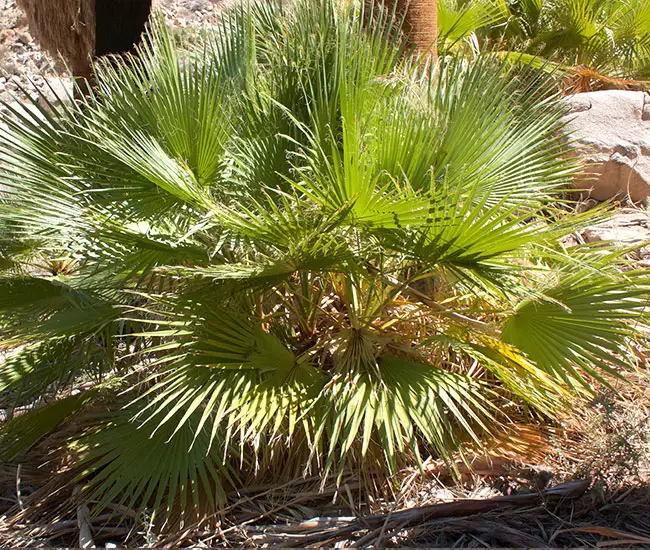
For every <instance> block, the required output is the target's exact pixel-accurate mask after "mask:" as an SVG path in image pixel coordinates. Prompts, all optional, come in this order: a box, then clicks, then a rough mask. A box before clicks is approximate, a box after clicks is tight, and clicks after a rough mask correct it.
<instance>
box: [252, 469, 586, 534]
mask: <svg viewBox="0 0 650 550" xmlns="http://www.w3.org/2000/svg"><path fill="white" fill-rule="evenodd" d="M588 485H589V482H588V481H585V480H580V481H573V482H569V483H564V484H562V485H557V486H555V487H552V488H549V489H546V490H544V491H542V492H540V493H529V494H517V495H510V496H502V497H496V498H492V499H487V500H478V499H476V500H474V499H463V500H458V501H456V502H448V503H444V504H433V505H428V506H419V507H417V508H410V509H407V510H399V511H397V512H392V513H385V514H375V515H371V516H366V517H363V518H356V517H319V518H314V519H310V520H307V521H302V522H299V523H294V524H286V525H272V526H260V525H255V526H247V527H246V531H247V532H249V533H251V534H252V533H259V534H260V535H262V536H261V537H259V538H257V539H256V543H257V544H272V543H279V542H282V544H283V546H287V545H292V544H293V543H296V544H300V545H303V546H304V545H306V544H315V543H319V542H323V541H325V540H327V541H328V542H332V541H333V540H339V539H342V538H345V537H348V536H349V535H351V534H353V533H356V532H360V531H366V530H372V529H381V528H382V527H384V528H387V529H392V528H393V527H399V528H400V529H402V528H405V527H408V526H410V525H417V524H422V523H424V522H427V521H430V520H432V519H438V518H449V517H462V516H470V515H474V514H482V513H486V512H491V511H494V510H498V509H501V508H507V507H513V506H529V505H533V504H537V503H539V502H540V501H542V500H544V499H547V498H569V499H575V498H579V497H580V496H582V495H583V494H584V492H585V491H586V490H587V487H588Z"/></svg>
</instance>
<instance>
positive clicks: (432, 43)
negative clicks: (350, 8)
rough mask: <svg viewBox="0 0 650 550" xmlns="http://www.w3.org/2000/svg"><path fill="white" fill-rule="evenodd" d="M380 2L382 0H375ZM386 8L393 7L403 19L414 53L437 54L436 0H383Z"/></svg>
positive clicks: (432, 56) (420, 54)
mask: <svg viewBox="0 0 650 550" xmlns="http://www.w3.org/2000/svg"><path fill="white" fill-rule="evenodd" d="M377 1H380V2H382V0H377ZM382 3H383V4H384V6H386V8H387V9H389V10H391V9H395V12H396V15H397V16H398V17H401V18H403V19H404V32H405V34H406V37H407V40H408V42H409V44H410V45H411V46H412V47H413V50H414V53H415V54H416V55H419V56H430V57H431V58H433V59H436V57H437V55H438V0H383V2H382Z"/></svg>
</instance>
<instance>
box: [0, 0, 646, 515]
mask: <svg viewBox="0 0 650 550" xmlns="http://www.w3.org/2000/svg"><path fill="white" fill-rule="evenodd" d="M459 9H461V8H459ZM462 9H465V8H462ZM467 9H469V8H467ZM500 9H501V8H500ZM463 13H465V12H463ZM398 31H399V29H398V23H397V22H394V21H392V20H391V17H390V15H387V14H384V13H379V12H378V11H374V12H371V13H368V12H367V11H364V8H363V7H361V6H359V5H357V4H353V5H348V4H346V5H339V3H337V2H331V1H329V0H323V1H322V2H318V3H299V4H297V5H295V6H293V7H291V8H290V9H280V8H277V9H276V7H275V6H273V5H271V4H266V3H264V4H260V5H253V6H251V7H250V8H246V9H244V8H237V9H235V10H234V11H232V12H228V13H226V14H225V15H224V17H223V19H222V22H221V24H220V26H218V27H216V28H215V29H212V30H211V31H209V32H208V33H207V34H206V35H205V36H202V37H199V38H195V39H194V40H191V41H190V40H187V41H185V40H183V39H182V38H181V39H177V38H178V37H173V36H171V35H170V34H169V33H168V31H166V30H165V28H164V26H163V25H162V24H161V23H160V22H159V23H158V24H155V25H154V26H153V29H152V30H151V31H150V33H149V35H148V37H147V41H146V43H145V45H144V46H143V47H142V49H141V51H140V52H139V54H138V55H137V56H136V57H134V58H133V59H130V60H129V61H128V63H125V62H120V61H119V60H114V61H113V62H112V63H110V64H106V65H104V66H102V67H100V68H99V69H98V85H97V89H96V91H95V92H94V95H92V96H91V97H89V98H88V99H87V100H85V101H84V102H83V104H66V103H63V104H62V105H61V106H52V107H51V109H50V110H39V111H37V112H34V111H33V110H27V109H26V110H25V111H24V112H23V111H21V110H19V109H16V110H15V113H14V115H13V116H12V117H10V118H7V126H8V128H9V129H8V130H7V131H5V132H3V133H2V134H1V135H0V151H2V153H0V163H1V164H0V170H1V171H0V174H1V176H0V183H1V185H2V186H3V187H2V188H3V190H4V191H3V193H4V198H3V202H2V203H0V224H1V225H0V227H1V228H2V231H3V234H2V236H1V238H0V253H1V254H2V259H3V260H4V263H3V266H2V275H1V277H0V287H1V289H2V293H1V295H0V311H1V312H2V315H3V317H2V330H3V333H4V336H3V340H4V341H6V343H7V344H11V345H12V346H19V345H23V346H25V347H23V348H22V349H14V350H13V351H11V352H10V356H9V358H8V359H7V360H6V361H5V362H4V363H3V364H2V366H1V367H0V399H1V400H2V404H3V405H4V404H5V403H6V404H7V406H9V407H14V408H15V418H14V420H11V422H9V423H8V424H7V426H6V430H5V429H3V433H2V434H0V437H4V438H5V440H6V439H7V438H9V437H12V438H14V437H16V438H19V439H20V438H22V441H23V442H22V443H19V444H17V445H18V446H17V447H15V452H14V451H12V454H16V453H18V452H19V451H20V450H21V449H25V448H27V447H29V446H31V445H32V444H34V443H35V442H36V441H37V440H38V439H39V438H40V437H42V436H43V435H45V434H46V433H47V432H48V431H49V430H52V429H54V428H55V427H56V426H57V425H59V424H60V422H63V421H65V420H67V419H68V418H69V417H70V415H76V419H75V423H71V424H70V426H71V428H70V429H71V430H74V429H76V432H75V434H73V435H71V436H70V439H69V440H68V442H67V445H68V448H69V449H71V450H74V452H75V453H77V455H78V456H79V457H80V464H82V465H83V469H82V471H80V472H79V475H78V477H77V479H78V480H80V481H83V483H84V484H85V486H86V493H85V494H86V496H87V497H88V498H90V499H92V500H97V501H99V502H101V503H103V504H109V503H111V502H121V503H127V504H128V505H129V506H136V507H148V506H151V507H153V508H154V509H155V510H156V511H157V512H159V513H164V514H167V513H170V512H171V511H172V510H173V509H177V508H185V507H195V508H196V509H201V507H202V506H204V505H205V506H206V507H212V508H215V507H218V506H219V505H220V503H221V502H223V499H224V498H225V494H226V492H227V491H228V490H229V489H231V488H237V487H238V486H240V485H241V484H242V483H246V482H247V481H250V480H251V479H254V478H257V479H259V478H263V477H265V476H270V475H274V476H276V477H277V476H288V477H291V476H296V475H302V474H304V473H305V472H309V471H311V472H314V473H319V474H324V473H330V472H331V473H333V474H337V475H340V474H341V473H343V472H344V471H345V469H346V468H348V467H351V466H358V467H363V468H365V469H366V470H368V471H373V472H384V473H386V472H391V471H395V470H396V469H397V468H399V467H400V466H401V465H402V464H406V463H408V462H417V461H419V460H421V459H422V456H423V455H429V454H435V455H436V456H442V457H445V458H446V459H450V458H451V457H452V455H453V454H454V453H456V452H457V451H459V450H462V448H463V445H464V443H465V442H468V441H475V442H478V441H481V439H482V438H483V437H484V436H485V435H486V434H487V433H489V431H490V430H491V429H492V428H493V427H494V426H496V425H498V424H499V423H500V422H505V421H507V417H506V413H505V411H514V412H513V413H512V414H516V411H517V410H522V409H518V407H522V408H523V405H526V404H527V405H529V406H532V407H533V408H534V409H535V410H537V411H541V413H546V414H552V413H553V412H556V411H557V410H558V409H559V408H560V407H562V406H563V405H566V404H567V402H568V401H570V399H571V398H572V397H573V395H574V394H577V393H579V392H578V389H577V388H580V387H581V386H585V387H588V386H589V383H588V381H587V377H589V376H592V375H597V374H598V372H605V373H610V372H613V369H622V368H624V367H625V365H626V361H625V357H624V355H623V353H622V349H623V346H624V345H625V343H626V342H628V341H629V340H630V339H631V338H633V337H634V335H635V332H634V327H633V324H632V323H630V321H634V322H635V323H640V324H642V325H643V324H644V323H645V321H646V319H645V313H644V309H643V306H642V303H643V300H644V297H645V296H646V294H647V291H648V277H647V275H646V274H645V273H627V274H625V275H622V274H620V273H619V272H618V271H616V270H609V271H608V272H607V274H606V275H598V276H592V274H594V273H597V272H598V271H599V270H601V271H602V267H603V265H604V264H603V257H604V256H603V254H604V253H601V252H599V253H598V254H597V253H596V252H597V251H594V250H590V251H588V253H586V252H585V253H582V252H581V251H580V250H574V251H571V254H567V252H566V251H565V250H560V249H559V247H558V245H557V242H558V239H559V238H561V237H562V236H564V235H566V234H569V233H571V232H573V231H575V230H576V229H577V228H580V227H581V226H584V225H585V224H586V223H589V219H590V218H589V216H588V215H583V216H578V217H577V218H575V219H571V220H569V221H567V220H566V219H565V218H562V217H561V215H560V211H559V210H556V208H555V206H554V205H556V204H557V203H558V202H561V200H560V192H561V190H562V189H563V187H564V186H565V184H567V183H568V181H569V178H570V176H571V175H572V173H573V170H574V166H573V164H572V162H571V161H570V160H567V158H565V156H563V145H562V142H561V140H560V138H559V137H558V135H559V132H558V130H559V129H560V128H561V124H562V123H561V115H562V114H563V112H562V108H561V106H560V105H561V104H560V102H559V101H558V98H556V97H555V96H553V94H552V88H553V83H552V82H551V81H550V80H549V79H548V78H547V77H546V76H540V75H539V74H537V73H534V72H533V71H530V70H528V69H525V68H524V69H521V68H513V67H511V66H509V65H504V64H503V63H500V62H499V61H497V60H496V59H494V58H479V59H477V60H475V61H472V62H468V61H467V60H462V59H460V60H454V59H453V58H446V59H445V60H443V61H442V62H441V63H440V65H439V66H438V67H437V68H435V69H434V70H433V71H432V70H430V69H423V68H422V67H421V66H419V65H416V64H413V63H412V62H411V61H410V60H409V59H408V58H407V57H404V56H402V55H401V54H402V53H403V51H404V48H403V45H402V43H401V41H400V35H399V32H398ZM461 34H462V33H461ZM601 214H602V212H600V213H597V214H596V215H601ZM594 216H595V215H594ZM592 218H593V216H592ZM604 250H606V248H605V249H604ZM617 261H618V260H617ZM585 281H588V282H587V283H585ZM530 331H535V334H534V335H532V336H530V337H529V332H530ZM548 340H551V343H550V344H549V345H546V342H547V341H548ZM79 384H83V385H84V387H88V388H91V389H89V390H86V391H84V392H83V393H82V394H80V395H83V398H81V397H79V398H78V399H76V400H75V396H71V394H70V391H71V389H72V388H74V387H75V385H79ZM100 389H101V391H99V390H100ZM580 391H582V390H580ZM506 405H507V406H506ZM48 411H53V414H52V415H51V416H49V417H48V418H50V420H49V421H48V422H45V423H44V422H41V421H40V420H39V421H38V422H36V423H34V426H33V429H32V428H30V429H27V428H26V426H28V424H29V421H28V419H29V418H31V417H32V416H33V417H34V418H41V417H45V416H46V415H49V414H50V413H49V412H48ZM54 413H56V414H54ZM77 428H78V429H77ZM21 434H23V435H21ZM12 449H14V447H12ZM279 464H281V465H282V466H283V469H282V470H283V471H282V473H278V472H279V470H280V469H279V468H278V465H279ZM271 472H273V474H271Z"/></svg>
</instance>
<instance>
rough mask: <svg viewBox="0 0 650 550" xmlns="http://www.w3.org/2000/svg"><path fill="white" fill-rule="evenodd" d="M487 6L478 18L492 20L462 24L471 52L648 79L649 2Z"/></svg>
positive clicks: (452, 5)
mask: <svg viewBox="0 0 650 550" xmlns="http://www.w3.org/2000/svg"><path fill="white" fill-rule="evenodd" d="M475 5H476V3H475V2H463V3H461V9H465V10H467V11H468V12H471V11H472V10H473V9H474V6H475ZM490 5H491V6H493V7H492V9H491V10H490V9H488V10H483V11H482V13H485V14H492V17H489V16H487V15H486V16H485V17H486V19H485V20H481V19H479V18H472V17H467V18H465V21H466V22H467V25H466V26H463V40H464V43H465V44H470V45H471V47H472V49H474V50H480V49H492V48H498V49H499V50H506V51H509V52H513V53H515V52H516V53H523V54H526V55H533V56H539V57H541V58H542V59H545V60H546V61H547V62H551V63H552V64H559V65H560V66H565V67H576V66H577V67H583V68H587V69H590V70H592V71H595V72H597V73H600V74H601V75H605V76H608V77H611V78H632V79H637V80H647V79H649V78H650V62H649V61H648V60H649V59H650V2H648V0H511V1H508V2H505V1H504V2H498V3H495V4H490ZM458 9H459V8H458V1H457V0H443V2H442V13H443V14H446V13H447V11H449V10H458ZM439 20H440V22H441V25H442V26H443V29H446V28H447V27H448V26H449V25H450V24H449V23H448V22H447V16H446V15H444V17H443V18H439ZM472 21H474V26H473V27H472ZM443 37H444V32H443Z"/></svg>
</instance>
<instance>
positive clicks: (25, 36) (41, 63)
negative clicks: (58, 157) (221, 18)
mask: <svg viewBox="0 0 650 550" xmlns="http://www.w3.org/2000/svg"><path fill="white" fill-rule="evenodd" d="M159 4H160V7H161V9H162V11H163V13H164V14H165V17H166V18H167V19H168V20H169V21H170V22H171V23H172V24H174V25H178V26H180V27H190V28H192V27H194V28H200V27H202V26H204V25H206V24H208V23H209V22H210V21H211V20H212V18H213V16H214V14H215V12H216V9H217V6H218V5H221V0H160V2H159ZM71 85H72V81H71V79H70V78H69V76H68V75H67V73H66V71H65V67H64V66H63V65H62V64H61V63H58V64H57V63H55V62H54V60H53V59H52V58H51V57H50V56H49V55H48V54H46V53H45V52H42V51H41V50H40V49H39V47H38V44H37V43H36V42H35V41H34V39H33V38H32V36H31V34H30V33H29V29H28V28H27V19H26V17H25V15H24V14H23V13H22V11H21V10H20V9H19V8H18V7H17V6H16V2H15V0H0V102H4V101H12V100H14V99H16V98H19V99H25V98H26V95H30V96H35V95H36V93H37V92H38V91H41V92H46V93H47V91H48V88H49V86H52V87H53V88H54V89H55V90H61V88H62V87H63V88H66V87H67V88H69V87H71Z"/></svg>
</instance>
